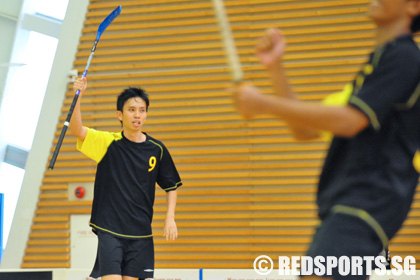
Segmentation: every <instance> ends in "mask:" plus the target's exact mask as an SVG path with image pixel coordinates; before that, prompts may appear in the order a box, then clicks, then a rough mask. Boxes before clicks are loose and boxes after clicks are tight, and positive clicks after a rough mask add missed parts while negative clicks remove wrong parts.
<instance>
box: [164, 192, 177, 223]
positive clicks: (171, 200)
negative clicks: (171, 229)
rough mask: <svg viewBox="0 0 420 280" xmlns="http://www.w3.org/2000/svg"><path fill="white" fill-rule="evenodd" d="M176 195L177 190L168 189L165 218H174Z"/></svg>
mask: <svg viewBox="0 0 420 280" xmlns="http://www.w3.org/2000/svg"><path fill="white" fill-rule="evenodd" d="M177 197H178V191H177V190H174V191H170V192H167V193H166V202H167V206H168V209H167V212H166V217H167V218H175V208H176V200H177Z"/></svg>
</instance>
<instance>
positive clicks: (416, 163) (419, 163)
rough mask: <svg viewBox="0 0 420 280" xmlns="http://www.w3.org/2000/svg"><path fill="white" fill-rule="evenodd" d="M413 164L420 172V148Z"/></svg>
mask: <svg viewBox="0 0 420 280" xmlns="http://www.w3.org/2000/svg"><path fill="white" fill-rule="evenodd" d="M413 165H414V168H415V169H416V170H417V172H418V173H420V150H417V152H416V154H415V155H414V158H413Z"/></svg>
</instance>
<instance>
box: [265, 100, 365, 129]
mask: <svg viewBox="0 0 420 280" xmlns="http://www.w3.org/2000/svg"><path fill="white" fill-rule="evenodd" d="M258 106H260V107H262V108H265V112H267V113H269V114H273V115H275V116H278V117H280V118H283V119H284V120H285V121H287V122H289V123H293V124H297V125H299V126H301V127H305V128H308V129H310V130H315V131H320V130H323V131H329V132H332V133H333V134H334V135H337V136H342V137H352V136H354V135H356V134H357V133H358V132H360V131H361V130H362V129H364V128H365V127H366V126H367V125H368V124H369V122H368V119H367V118H366V116H365V115H364V114H363V113H361V112H360V111H358V110H357V109H355V108H352V107H350V106H344V107H333V106H323V105H318V104H308V103H304V102H301V101H299V100H293V99H289V98H282V97H275V98H273V97H267V96H264V98H261V100H260V102H259V104H258Z"/></svg>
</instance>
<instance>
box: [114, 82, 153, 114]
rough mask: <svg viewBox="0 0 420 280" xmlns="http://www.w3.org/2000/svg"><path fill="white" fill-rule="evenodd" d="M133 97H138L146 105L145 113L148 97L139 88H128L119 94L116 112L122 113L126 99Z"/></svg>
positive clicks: (147, 107)
mask: <svg viewBox="0 0 420 280" xmlns="http://www.w3.org/2000/svg"><path fill="white" fill-rule="evenodd" d="M133 97H140V98H141V99H143V101H144V102H145V103H146V112H147V110H148V109H149V103H150V102H149V95H148V94H147V93H146V92H145V91H144V90H143V89H141V88H134V87H129V88H127V89H125V90H124V91H123V92H121V94H120V95H119V96H118V99H117V111H121V112H122V111H123V107H124V104H125V102H127V100H128V99H130V98H133Z"/></svg>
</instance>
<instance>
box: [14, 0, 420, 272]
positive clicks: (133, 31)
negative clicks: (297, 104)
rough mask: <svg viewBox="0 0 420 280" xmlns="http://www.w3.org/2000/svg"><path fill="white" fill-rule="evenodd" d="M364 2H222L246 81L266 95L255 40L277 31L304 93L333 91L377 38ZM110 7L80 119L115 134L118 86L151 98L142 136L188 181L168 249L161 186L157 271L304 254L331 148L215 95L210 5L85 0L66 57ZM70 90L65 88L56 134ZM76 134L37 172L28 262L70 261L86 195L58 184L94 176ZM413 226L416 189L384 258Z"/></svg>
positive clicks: (409, 247) (217, 63)
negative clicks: (81, 197)
mask: <svg viewBox="0 0 420 280" xmlns="http://www.w3.org/2000/svg"><path fill="white" fill-rule="evenodd" d="M369 2H370V1H369V0H335V1H308V0H299V1H292V0H240V1H238V0H236V1H235V0H225V5H226V8H227V12H228V16H229V19H230V21H231V25H232V29H233V34H234V37H235V39H236V44H237V47H238V52H239V54H240V59H241V62H242V63H243V68H244V72H245V77H246V79H247V80H252V81H253V82H254V83H255V84H256V85H257V86H259V87H261V88H262V89H263V91H264V92H266V93H267V94H270V93H271V88H270V82H269V80H268V78H267V74H266V73H265V71H264V69H263V68H262V67H261V66H260V65H259V63H258V61H257V58H256V57H255V55H254V43H255V40H256V39H257V38H258V37H259V36H260V35H261V33H262V32H263V31H264V30H265V29H266V28H268V27H271V26H278V27H281V28H282V29H283V30H284V32H285V35H286V36H287V39H288V49H287V51H288V52H287V55H286V57H285V63H286V67H287V68H288V73H289V76H290V80H291V83H292V84H293V86H294V88H295V90H296V91H297V92H298V93H299V94H300V96H301V98H302V100H305V101H307V102H313V101H318V100H320V99H322V98H323V97H325V96H326V95H327V94H329V93H332V92H335V91H339V90H341V89H342V87H343V86H344V85H345V84H346V83H347V82H349V81H351V80H352V78H353V76H354V73H355V72H356V71H357V70H358V69H359V66H360V64H361V63H363V62H364V61H365V60H366V56H367V54H368V53H369V52H370V51H371V50H372V47H373V44H374V42H373V32H374V30H373V28H374V25H373V24H372V23H371V22H369V20H368V19H367V17H366V16H365V12H366V10H367V4H368V3H369ZM118 4H121V5H122V6H123V9H122V14H121V15H120V16H119V17H118V18H117V19H116V21H115V22H114V23H113V24H112V25H111V26H109V27H108V29H107V30H106V32H105V33H104V34H103V35H102V38H101V42H100V43H99V46H98V49H97V50H96V53H95V57H94V59H93V61H92V65H91V67H90V70H89V76H88V80H89V86H88V88H89V89H88V91H87V92H86V94H85V96H84V97H83V105H82V106H83V113H84V115H83V118H84V124H85V125H86V126H89V127H93V128H97V129H102V130H111V131H119V130H120V125H119V122H118V121H117V119H116V117H115V101H116V96H117V94H119V93H120V91H121V90H122V89H123V88H125V87H127V86H141V87H143V88H145V89H146V90H147V91H148V92H149V94H150V99H151V106H150V111H149V116H148V121H147V124H146V126H145V127H144V130H145V131H146V132H148V133H149V134H151V135H152V136H154V137H156V138H158V139H160V140H162V141H163V142H164V143H165V144H166V145H167V147H168V148H169V149H170V151H171V153H172V156H173V158H174V160H175V162H176V165H177V167H178V169H179V172H180V174H181V177H182V179H183V182H184V186H183V187H182V188H181V189H180V190H179V200H178V207H177V215H176V220H177V224H178V227H179V239H178V240H177V241H176V242H174V243H167V242H166V241H164V239H163V238H162V236H161V235H162V227H163V222H164V218H165V211H166V203H165V195H164V192H163V191H161V190H160V189H158V190H157V197H156V204H155V218H154V223H153V228H154V233H155V244H156V267H158V268H251V267H252V263H253V260H254V259H255V258H256V257H257V256H258V255H260V254H266V255H270V256H272V257H273V259H276V258H277V256H279V255H289V256H290V255H302V254H304V253H305V251H306V249H307V247H308V243H309V242H310V240H311V235H312V234H313V231H314V227H315V226H316V225H317V224H318V221H317V218H316V206H315V203H314V200H315V192H316V183H317V178H318V175H319V172H320V168H321V166H322V162H323V158H324V156H325V152H326V149H327V147H328V144H327V143H325V142H322V141H321V140H319V141H312V142H307V143H297V142H296V141H295V140H293V139H292V137H291V135H290V134H289V130H288V129H287V127H286V126H285V124H284V122H282V121H279V120H275V119H272V118H270V117H269V116H264V117H260V118H258V119H257V120H253V121H249V122H245V121H243V120H242V119H241V118H240V117H239V116H238V114H237V113H236V112H235V110H234V108H233V106H232V101H231V98H230V94H229V93H228V92H227V91H226V90H225V89H226V88H227V87H229V86H230V82H229V72H228V69H227V66H226V65H227V63H226V61H225V58H224V55H223V49H222V44H221V42H220V37H219V33H218V30H217V24H216V21H215V17H214V14H213V10H212V6H211V1H210V0H206V1H203V0H138V1H105V0H92V1H91V4H90V6H89V12H88V13H87V15H86V21H85V27H84V29H83V35H82V37H81V38H80V45H79V51H78V53H77V56H76V59H75V61H74V66H75V68H77V69H78V70H79V72H82V71H83V68H84V65H85V63H86V59H87V57H88V55H89V52H90V48H91V46H92V42H93V40H94V37H95V34H96V30H97V26H98V24H99V23H100V22H101V21H102V20H103V18H104V17H105V16H106V15H107V14H108V13H109V12H110V11H111V10H112V9H113V8H114V7H116V6H117V5H118ZM72 97H73V92H72V91H71V89H70V87H69V90H68V92H67V93H66V98H65V101H64V104H63V108H62V116H61V117H60V120H59V124H58V125H57V132H56V138H58V135H59V132H60V130H61V127H62V123H63V121H64V119H65V116H66V112H67V111H68V107H69V104H70V103H71V100H72ZM56 141H57V140H55V141H54V143H53V145H52V146H55V143H56ZM75 142H76V141H75V138H74V137H72V136H70V135H68V136H66V139H65V141H64V144H63V147H62V149H61V152H60V156H59V158H58V161H57V164H56V167H55V169H54V170H53V171H46V172H45V176H44V180H43V185H42V186H41V190H40V196H39V203H38V209H37V210H36V213H35V217H34V220H33V226H32V232H31V234H30V237H29V241H28V243H27V250H26V254H25V257H24V260H23V265H22V267H24V268H32V267H48V268H52V267H69V266H70V259H69V258H70V257H69V256H70V245H69V217H70V215H71V214H88V213H90V206H91V201H88V202H78V201H76V202H74V201H68V195H67V188H68V183H71V182H93V181H94V174H95V164H94V162H93V161H91V160H89V159H87V158H86V157H85V156H83V155H82V154H81V153H79V152H77V151H76V148H75ZM419 234H420V196H419V195H417V196H416V199H415V202H414V205H413V210H412V211H411V213H410V216H409V218H408V220H407V221H406V223H405V226H404V228H403V229H402V230H401V231H400V233H399V235H398V236H397V237H396V238H395V240H394V242H393V244H392V247H391V250H392V252H393V254H397V255H403V256H404V255H414V256H415V257H416V258H417V260H420V246H419V245H418V244H419V242H420V238H419ZM418 263H419V262H418ZM417 267H418V268H420V266H419V265H418V266H417Z"/></svg>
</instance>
